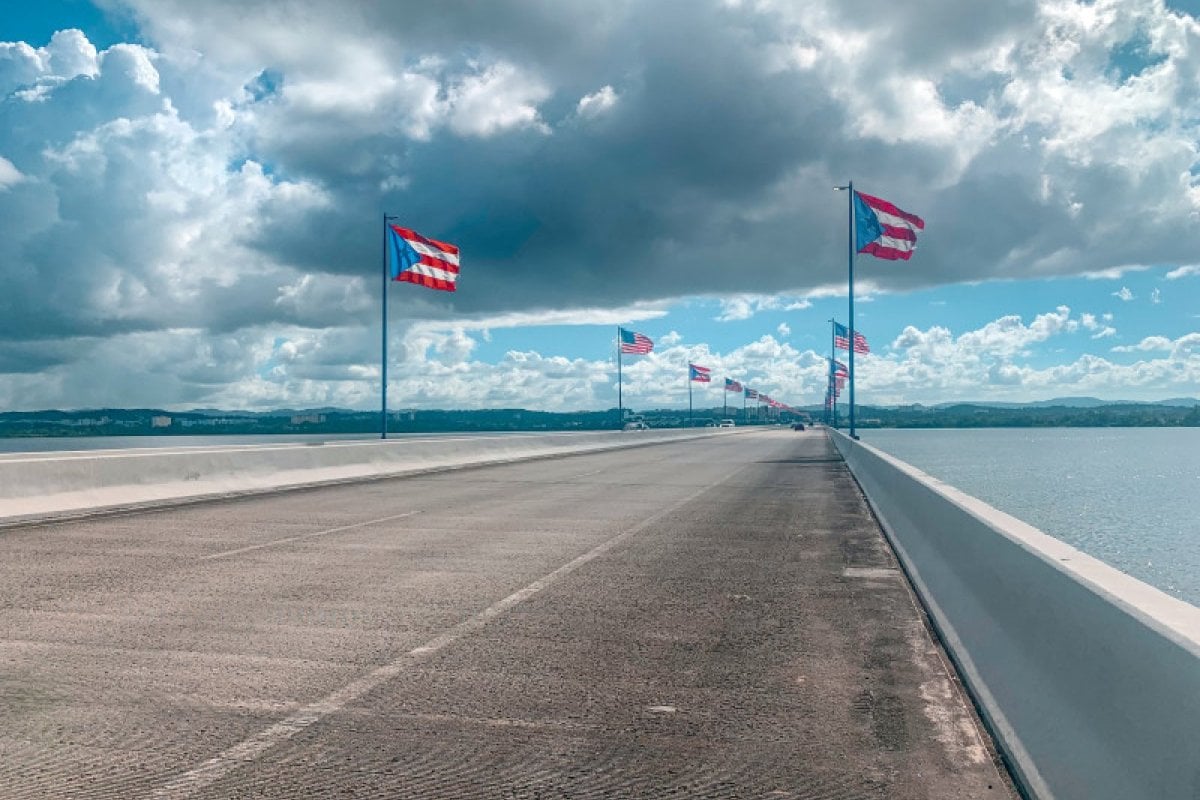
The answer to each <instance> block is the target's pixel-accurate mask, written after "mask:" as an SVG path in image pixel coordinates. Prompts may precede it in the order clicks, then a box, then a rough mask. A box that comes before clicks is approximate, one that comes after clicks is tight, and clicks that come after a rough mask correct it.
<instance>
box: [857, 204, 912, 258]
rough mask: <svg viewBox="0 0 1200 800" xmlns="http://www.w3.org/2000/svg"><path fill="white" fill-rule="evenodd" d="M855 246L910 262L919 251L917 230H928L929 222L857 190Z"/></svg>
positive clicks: (861, 250) (873, 253)
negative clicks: (926, 224)
mask: <svg viewBox="0 0 1200 800" xmlns="http://www.w3.org/2000/svg"><path fill="white" fill-rule="evenodd" d="M854 228H855V231H854V234H855V235H854V246H855V249H857V250H858V252H860V253H869V254H870V255H873V256H875V257H876V258H884V259H887V260H889V261H895V260H896V259H902V260H904V261H908V259H909V258H911V257H912V253H913V250H915V249H916V248H917V231H918V230H925V220H923V219H921V218H920V217H918V216H917V215H916V214H910V213H908V212H907V211H901V210H900V209H899V208H897V207H896V206H894V205H892V204H891V203H889V202H888V201H887V200H881V199H879V198H878V197H872V196H871V195H869V194H863V193H862V192H858V191H856V192H855V193H854Z"/></svg>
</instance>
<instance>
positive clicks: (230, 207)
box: [0, 0, 1200, 405]
mask: <svg viewBox="0 0 1200 800" xmlns="http://www.w3.org/2000/svg"><path fill="white" fill-rule="evenodd" d="M104 5H105V7H106V8H109V9H111V10H114V11H117V12H119V13H121V14H122V15H125V16H128V18H129V19H130V20H132V24H133V25H134V26H135V27H136V31H135V35H132V36H131V37H130V39H131V41H129V42H122V43H118V44H115V45H113V46H111V47H108V48H105V49H103V50H100V49H98V48H97V47H96V46H95V45H94V44H93V43H92V42H90V41H89V40H88V39H87V37H86V36H85V35H84V34H83V33H82V32H80V31H78V30H64V31H59V32H57V33H56V34H54V36H53V37H52V38H51V39H50V40H49V41H43V42H8V43H0V99H3V101H4V102H3V103H0V158H2V160H0V279H2V280H3V281H4V285H5V293H4V295H3V296H2V297H0V348H2V349H3V350H5V351H6V353H8V352H11V353H12V354H13V355H12V356H11V357H9V358H5V359H0V363H9V362H11V363H13V364H18V365H19V366H20V368H21V369H22V370H24V371H22V372H19V373H16V372H14V373H12V375H14V376H15V375H20V376H25V377H21V378H20V379H19V381H18V383H19V384H20V386H21V388H22V391H23V392H25V394H24V395H22V396H23V397H30V398H32V397H40V398H43V399H44V400H45V401H46V402H48V403H49V404H58V403H65V402H71V401H72V398H74V397H76V396H78V395H76V394H72V393H70V392H71V391H72V390H74V389H77V388H78V387H77V386H75V385H73V384H72V383H71V380H70V379H69V378H68V377H67V376H66V375H65V374H62V373H60V372H57V371H56V370H58V369H59V368H60V365H61V364H62V363H63V360H64V359H65V360H66V361H67V362H70V363H73V364H74V365H75V366H77V367H81V368H83V369H81V374H84V373H86V372H89V371H90V368H93V367H94V368H96V369H101V368H103V367H104V366H105V365H108V366H111V368H112V374H114V375H118V374H119V375H124V376H125V377H126V378H127V379H128V380H127V388H126V390H125V391H126V392H127V394H126V396H125V400H124V401H123V402H124V403H127V404H135V403H138V402H153V401H154V399H155V397H156V396H157V395H155V394H154V392H155V391H158V390H159V389H161V391H163V392H164V393H165V394H166V396H169V397H171V398H179V401H180V402H184V400H183V398H186V397H189V396H190V397H193V398H195V400H196V401H199V399H200V398H212V397H213V390H212V389H211V388H209V387H210V384H209V383H205V382H201V381H194V380H192V379H191V378H185V377H184V376H183V374H182V371H184V370H186V369H187V368H186V367H185V366H184V365H185V364H188V363H191V362H190V359H192V358H193V352H194V353H195V354H202V353H204V352H210V353H211V352H225V349H224V348H227V347H232V346H233V345H232V344H231V343H240V345H241V346H245V347H250V348H253V352H254V353H256V354H257V353H266V354H271V353H275V355H274V356H271V358H277V359H282V360H279V361H269V364H270V366H269V368H268V369H267V372H268V373H270V371H271V370H274V369H276V368H280V369H284V371H285V372H286V371H287V365H288V364H291V365H293V366H298V365H300V364H302V363H307V362H304V360H303V358H304V356H303V354H305V353H307V352H309V351H308V350H305V349H304V348H305V347H317V346H318V344H319V345H320V348H319V350H320V352H322V353H323V354H324V355H323V356H322V358H324V359H332V358H334V357H337V358H341V359H342V361H341V362H340V363H338V364H334V363H332V361H330V362H329V363H328V364H326V363H324V362H322V363H323V367H322V369H324V370H325V372H320V373H314V374H326V373H328V374H331V375H339V376H347V377H344V381H346V382H345V383H343V382H342V381H343V378H340V377H339V378H338V379H337V380H336V381H334V385H333V386H332V387H331V388H330V389H329V390H328V391H329V394H328V395H322V394H321V392H322V391H324V390H321V389H319V388H317V387H316V386H315V384H313V383H312V382H311V381H315V380H316V379H315V378H312V379H308V378H306V379H304V380H299V381H295V382H287V381H282V382H281V381H274V382H273V381H269V380H267V379H266V378H265V377H264V376H263V374H262V373H261V370H262V369H263V365H262V363H260V362H259V361H258V360H256V359H257V358H258V356H255V357H253V358H228V359H224V360H222V359H214V360H213V362H212V364H213V365H212V366H209V367H205V368H204V369H199V368H197V369H196V370H194V371H193V372H195V374H203V375H205V376H206V377H205V380H206V381H208V380H211V379H212V377H213V376H214V375H216V374H218V373H220V374H221V375H222V376H223V378H224V386H225V387H227V389H228V393H227V394H221V395H220V396H221V397H222V398H227V399H230V400H233V401H236V400H237V399H238V397H241V395H237V394H236V392H238V391H244V392H245V395H244V398H245V399H244V402H246V403H259V402H266V400H267V398H280V397H286V396H287V395H286V392H288V391H294V392H296V393H297V394H296V397H297V398H300V397H316V396H328V397H340V398H343V399H345V400H347V401H348V402H349V401H355V402H360V403H362V404H364V405H369V404H370V400H369V397H368V396H369V394H370V392H366V391H364V392H358V390H357V389H352V388H351V384H352V383H353V382H354V381H360V382H362V381H368V380H369V377H368V375H367V374H366V372H365V370H366V369H367V368H366V367H364V366H363V365H364V364H365V363H369V361H370V358H369V357H368V352H369V350H370V348H371V347H373V346H374V345H373V342H375V341H376V339H375V338H373V337H374V334H371V333H370V331H371V326H372V325H373V324H375V323H374V318H375V317H376V316H377V303H378V296H377V288H376V282H375V281H376V278H377V276H378V274H379V269H380V265H379V254H378V240H379V215H380V213H381V211H382V210H385V209H386V210H388V211H393V212H398V213H403V214H404V215H405V220H406V222H407V223H408V224H410V225H412V226H413V227H416V228H417V229H418V230H421V231H423V232H426V233H428V234H429V235H435V236H438V237H440V238H445V239H447V240H449V241H453V242H455V243H457V244H460V245H461V246H462V247H463V253H464V267H463V269H464V271H463V278H462V281H461V283H460V291H459V292H458V294H457V295H456V296H455V297H453V298H448V297H442V296H434V295H432V294H431V293H420V292H415V291H407V292H404V291H396V292H394V293H393V294H392V295H391V298H392V300H391V302H393V303H394V306H393V308H394V313H395V317H396V318H397V319H409V320H411V319H421V320H425V321H429V322H431V323H432V322H437V323H440V324H442V325H443V329H444V330H449V331H453V330H454V328H453V325H452V323H453V322H454V321H455V320H464V322H463V323H462V330H463V332H464V335H466V336H468V337H472V335H473V332H479V334H480V335H484V334H485V332H486V330H487V327H486V326H482V327H471V325H472V324H473V323H471V322H470V320H477V321H485V320H496V319H500V320H503V319H510V320H519V319H529V318H531V317H537V316H539V315H544V314H545V313H547V312H552V311H554V310H556V309H578V308H581V307H586V308H587V309H594V310H597V313H599V312H601V311H603V310H604V309H628V308H635V307H643V306H644V305H645V304H655V303H669V302H670V301H672V300H677V299H678V298H681V297H705V298H719V299H721V300H722V301H723V302H722V307H721V311H720V312H719V317H718V318H719V319H723V320H738V319H749V318H752V317H753V316H754V315H756V314H759V313H763V312H764V311H770V310H799V309H800V308H803V307H805V304H806V303H807V302H808V300H807V298H816V297H820V296H825V295H827V294H830V293H837V292H839V291H843V290H842V289H840V288H838V287H839V286H840V285H841V283H842V278H841V268H840V265H841V264H842V263H844V262H843V259H844V236H845V228H844V209H845V207H844V205H842V202H843V200H842V198H841V197H840V196H835V195H833V193H831V192H829V191H828V187H829V186H832V185H834V184H836V183H840V182H843V181H844V180H845V173H846V169H847V167H846V165H847V164H853V165H855V171H856V174H860V175H870V176H871V181H870V184H869V185H865V184H864V185H863V187H862V188H864V189H866V190H867V191H871V192H873V193H877V194H880V195H882V196H884V197H886V198H888V199H889V200H892V201H894V202H896V203H898V204H900V205H901V206H902V207H904V208H906V209H910V210H912V211H915V212H917V213H920V214H921V215H922V216H923V217H924V218H925V219H926V221H927V227H926V229H925V231H924V232H923V234H922V237H921V241H920V245H919V249H918V251H917V255H916V257H915V258H914V259H913V260H912V261H911V262H909V263H908V264H907V265H906V266H905V268H904V269H903V270H895V269H883V268H881V267H882V266H884V265H881V264H879V263H876V262H873V261H871V260H869V259H862V260H860V262H859V263H860V266H861V272H862V275H861V278H862V280H863V282H862V286H863V290H864V292H865V293H867V294H870V293H874V292H879V293H882V292H897V291H905V290H909V289H914V288H918V287H925V286H936V285H943V284H947V283H955V282H963V281H985V280H989V279H996V278H1003V279H1006V280H1008V279H1012V280H1017V279H1022V278H1031V277H1032V278H1040V277H1046V276H1053V275H1078V274H1087V273H1091V274H1107V275H1110V276H1111V275H1116V274H1124V273H1125V272H1127V271H1129V270H1132V269H1136V268H1137V267H1131V266H1129V265H1144V264H1154V265H1163V266H1165V267H1167V268H1169V269H1170V271H1169V272H1168V277H1169V278H1170V279H1171V280H1175V279H1178V278H1180V277H1183V276H1185V275H1192V274H1195V272H1194V265H1192V264H1191V262H1192V261H1194V258H1195V253H1196V252H1197V249H1198V247H1200V227H1198V226H1197V225H1196V224H1195V221H1196V217H1197V214H1200V179H1198V178H1196V177H1195V174H1194V166H1195V161H1196V154H1195V142H1196V141H1197V139H1200V121H1198V120H1197V118H1196V117H1195V115H1194V114H1193V113H1191V112H1189V111H1188V109H1189V108H1193V107H1194V106H1195V97H1196V88H1197V87H1196V80H1195V75H1196V74H1197V68H1198V65H1200V51H1198V50H1197V48H1196V47H1195V46H1194V42H1195V39H1196V36H1197V33H1196V22H1195V20H1194V19H1193V18H1191V17H1188V16H1186V15H1182V14H1176V13H1171V12H1170V11H1168V10H1167V9H1166V8H1165V7H1164V6H1162V5H1161V4H1157V3H1121V4H1112V5H1111V6H1106V7H1105V9H1104V13H1097V12H1093V11H1089V10H1088V7H1085V6H1076V5H1074V4H1071V3H1065V4H1064V3H1057V2H1054V3H1052V2H1034V0H1013V2H1006V3H993V4H984V5H986V8H984V7H983V6H980V7H979V8H972V9H970V10H969V12H968V10H964V7H963V6H962V4H960V3H955V2H951V0H922V2H921V5H920V8H919V9H917V10H916V11H914V12H913V13H911V14H905V15H901V17H897V15H895V14H894V13H892V12H893V10H894V9H893V7H892V5H891V4H888V3H885V2H883V0H862V2H859V3H856V4H852V5H846V4H844V3H837V2H833V0H817V1H816V2H813V3H809V4H805V6H804V7H803V8H799V7H797V6H796V5H795V4H793V3H785V2H775V1H774V0H762V1H761V2H755V3H726V2H717V1H716V0H712V1H711V2H710V1H709V0H701V2H695V3H693V2H682V0H666V2H661V3H639V2H626V3H609V2H600V0H584V1H583V2H579V3H533V4H530V3H525V2H517V1H516V0H497V1H496V2H494V3H488V4H482V5H481V4H453V3H452V4H449V5H447V4H407V3H366V4H351V5H347V4H344V3H336V2H333V0H295V2H291V3H288V4H287V5H285V6H281V5H280V4H278V3H271V2H245V1H244V0H211V2H206V3H202V4H197V3H192V2H186V1H185V0H104ZM929 19H937V20H938V25H936V26H930V25H929V24H928V20H929ZM851 23H852V24H851ZM1139 37H1140V38H1139ZM1135 38H1138V40H1139V41H1141V40H1143V39H1144V45H1145V46H1144V50H1145V51H1146V52H1147V53H1149V54H1151V55H1152V56H1153V58H1149V59H1147V60H1146V63H1139V64H1136V65H1134V66H1135V67H1136V68H1135V69H1134V68H1131V67H1129V65H1114V63H1113V61H1112V53H1113V52H1114V51H1116V50H1118V49H1119V48H1121V47H1122V46H1123V45H1125V44H1127V43H1128V42H1130V41H1132V40H1133V39H1135ZM1118 66H1119V68H1118ZM1131 69H1132V71H1131ZM880 75H884V76H887V77H886V79H882V80H880V79H878V76H880ZM898 97H904V98H907V99H906V101H905V102H897V98H898ZM713 109H721V114H720V119H719V121H718V122H714V117H713V111H712V110H713ZM814 187H820V188H819V190H818V189H816V188H814ZM981 210H984V211H986V213H987V214H988V215H989V217H988V218H989V224H988V225H987V226H985V228H984V229H982V230H981V229H980V226H979V225H978V224H977V220H978V215H979V214H980V213H981ZM85 262H86V263H87V264H88V269H87V270H79V269H78V267H77V265H78V264H80V263H85ZM782 298H786V299H782ZM568 313H569V312H568ZM522 315H524V316H522ZM1073 321H1074V322H1075V324H1076V325H1078V324H1079V322H1078V320H1073ZM605 324H609V323H605ZM1055 324H1058V323H1055V322H1054V321H1053V320H1047V321H1044V322H1043V323H1041V325H1042V326H1043V328H1045V326H1053V325H1055ZM1066 324H1069V323H1066ZM1107 327H1111V326H1107ZM1102 330H1103V328H1097V329H1095V330H1092V331H1091V333H1092V334H1093V335H1096V334H1099V333H1100V331H1102ZM181 332H186V333H181ZM925 333H928V332H925ZM355 334H357V335H359V336H361V341H360V340H356V339H355V336H354V335H355ZM447 335H448V334H447ZM1042 335H1046V336H1050V335H1057V332H1048V330H1043V329H1039V328H1037V327H1036V326H1035V325H1033V324H1031V325H1028V326H1025V325H1023V324H1020V322H1019V321H1018V323H1017V324H1015V325H1014V323H1013V322H1012V320H1007V321H1004V320H997V321H995V323H994V325H993V328H992V329H990V330H987V331H984V330H980V331H977V332H975V336H976V338H978V339H980V340H981V342H982V343H987V342H990V341H992V340H993V339H994V340H995V341H998V342H1010V343H1011V347H1012V348H1015V349H1012V350H1010V351H1007V352H1010V353H1012V354H1013V355H1010V356H997V355H992V356H990V357H992V358H1000V357H1008V358H1016V357H1017V356H1018V355H1019V354H1020V353H1021V352H1022V350H1021V348H1022V347H1025V348H1029V347H1032V346H1034V345H1036V344H1037V343H1039V342H1040V341H1045V339H1038V338H1037V337H1038V336H1042ZM280 337H282V338H285V339H287V341H288V342H289V343H290V344H289V345H288V346H287V347H282V348H276V347H275V346H274V342H275V340H276V339H277V338H280ZM1022 337H1024V339H1025V343H1024V344H1023V345H1022V344H1019V343H1017V340H1019V339H1021V338H1022ZM1031 337H1032V338H1031ZM181 338H182V339H186V340H188V342H189V344H188V347H190V348H192V349H191V350H188V349H187V348H183V347H182V346H181V345H180V344H179V343H178V341H177V340H179V339H181ZM955 339H957V337H955ZM101 340H104V341H114V342H115V341H120V342H123V343H125V344H127V345H128V347H129V348H130V349H131V351H137V352H139V353H141V354H142V356H143V357H144V359H145V360H146V361H147V362H148V363H153V364H159V363H162V364H163V365H164V366H163V369H166V370H169V369H171V367H170V364H172V363H178V364H180V366H179V369H180V370H181V374H180V376H178V377H177V378H175V379H171V378H169V377H166V376H164V377H163V378H162V382H161V384H160V383H157V382H156V381H151V380H148V381H139V380H137V379H136V378H130V373H129V372H127V371H124V370H126V368H127V367H128V365H129V364H130V363H134V362H127V361H126V360H125V359H124V357H123V356H122V355H121V354H120V353H119V352H118V351H117V350H116V349H114V347H113V346H110V345H108V344H102V343H101ZM191 340H195V341H191ZM354 341H358V344H357V345H354V344H352V342H354ZM334 342H336V343H337V346H332V344H331V343H334ZM982 343H981V344H980V345H979V346H982ZM934 344H935V342H933V341H932V340H931V341H930V342H929V346H934ZM467 346H468V343H467V341H466V340H465V339H458V340H457V344H455V343H453V342H451V343H448V344H446V345H445V348H444V349H443V351H442V355H443V357H449V354H451V353H453V352H455V351H454V348H455V347H457V348H459V349H460V350H461V349H462V348H466V347H467ZM952 346H953V343H952ZM964 346H966V345H965V344H964ZM1006 346H1008V345H1006ZM156 347H157V348H160V349H161V351H162V352H164V353H173V354H176V355H177V356H179V360H178V361H171V360H167V361H163V362H160V361H159V360H158V358H157V355H156V354H153V353H150V352H149V351H150V350H151V349H153V348H156ZM296 348H298V349H296ZM293 349H295V353H296V355H295V358H294V359H293V360H291V361H288V360H287V359H286V358H284V356H286V355H287V354H288V353H291V352H292V351H293ZM185 350H186V352H184V351H185ZM276 350H278V352H277V353H276ZM430 352H436V350H431V351H430ZM473 357H474V356H469V358H473ZM194 358H195V359H196V361H197V362H198V363H200V362H203V359H204V357H203V356H202V355H195V356H194ZM431 358H432V357H431ZM39 359H42V361H41V364H42V366H43V367H45V375H44V376H43V377H42V378H40V379H39V378H37V377H36V376H37V370H36V365H37V364H38V363H39ZM85 359H92V360H91V361H87V362H85ZM296 359H299V360H296ZM204 363H207V362H204ZM264 363H268V362H264ZM534 363H539V364H540V363H541V362H537V361H536V360H534ZM281 365H282V366H281ZM989 366H990V365H989ZM64 368H65V367H64ZM549 368H550V367H549V366H547V369H549ZM513 369H516V366H513ZM971 374H972V375H974V376H975V377H976V378H978V379H981V380H983V379H985V378H986V371H978V370H977V371H975V372H972V373H971ZM995 375H996V376H997V377H1002V376H1006V377H1011V372H1008V371H1004V370H1000V371H997V372H996V373H995ZM355 376H357V377H355ZM9 378H10V375H9V374H8V373H3V374H2V379H0V384H4V383H6V382H8V381H9ZM14 380H16V379H14ZM39 380H40V381H41V383H38V381H39ZM305 381H310V382H305ZM168 384H169V385H168ZM466 385H468V384H467V383H464V386H466ZM114 387H115V384H114ZM338 387H340V388H338ZM913 390H914V391H915V388H914V389H913ZM113 391H114V392H116V391H118V389H117V388H114V389H113ZM225 391H226V390H224V389H223V390H222V392H225ZM498 391H499V390H498ZM580 391H583V390H580ZM906 391H907V390H906ZM189 393H191V394H190V395H189ZM579 396H580V397H583V396H584V395H579ZM597 396H599V395H597ZM55 398H57V399H55ZM356 398H357V399H356ZM22 402H24V401H22ZM30 402H32V401H30ZM282 402H284V403H286V404H292V403H291V401H288V400H283V401H282Z"/></svg>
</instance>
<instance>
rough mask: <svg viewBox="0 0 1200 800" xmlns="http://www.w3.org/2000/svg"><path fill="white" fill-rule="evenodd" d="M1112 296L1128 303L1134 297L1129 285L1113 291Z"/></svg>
mask: <svg viewBox="0 0 1200 800" xmlns="http://www.w3.org/2000/svg"><path fill="white" fill-rule="evenodd" d="M1112 296H1113V297H1115V298H1117V299H1118V300H1123V301H1125V302H1126V303H1128V302H1129V301H1130V300H1132V299H1133V297H1134V295H1133V292H1131V291H1129V287H1128V286H1122V287H1121V288H1120V289H1119V290H1118V291H1115V292H1113V293H1112Z"/></svg>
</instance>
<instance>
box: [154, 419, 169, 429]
mask: <svg viewBox="0 0 1200 800" xmlns="http://www.w3.org/2000/svg"><path fill="white" fill-rule="evenodd" d="M150 427H151V428H169V427H171V418H170V417H151V418H150Z"/></svg>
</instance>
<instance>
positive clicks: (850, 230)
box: [833, 181, 858, 439]
mask: <svg viewBox="0 0 1200 800" xmlns="http://www.w3.org/2000/svg"><path fill="white" fill-rule="evenodd" d="M833 189H834V191H837V192H847V193H848V194H847V198H848V203H847V204H846V243H847V258H846V260H847V262H848V265H849V266H848V269H847V280H848V283H849V295H850V326H849V329H848V330H847V334H848V335H847V340H846V344H847V347H846V349H847V350H848V351H849V352H850V370H849V371H850V376H849V377H850V438H851V439H857V438H858V434H857V433H855V428H854V181H850V182H849V183H848V184H846V185H845V186H835V187H833Z"/></svg>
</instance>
